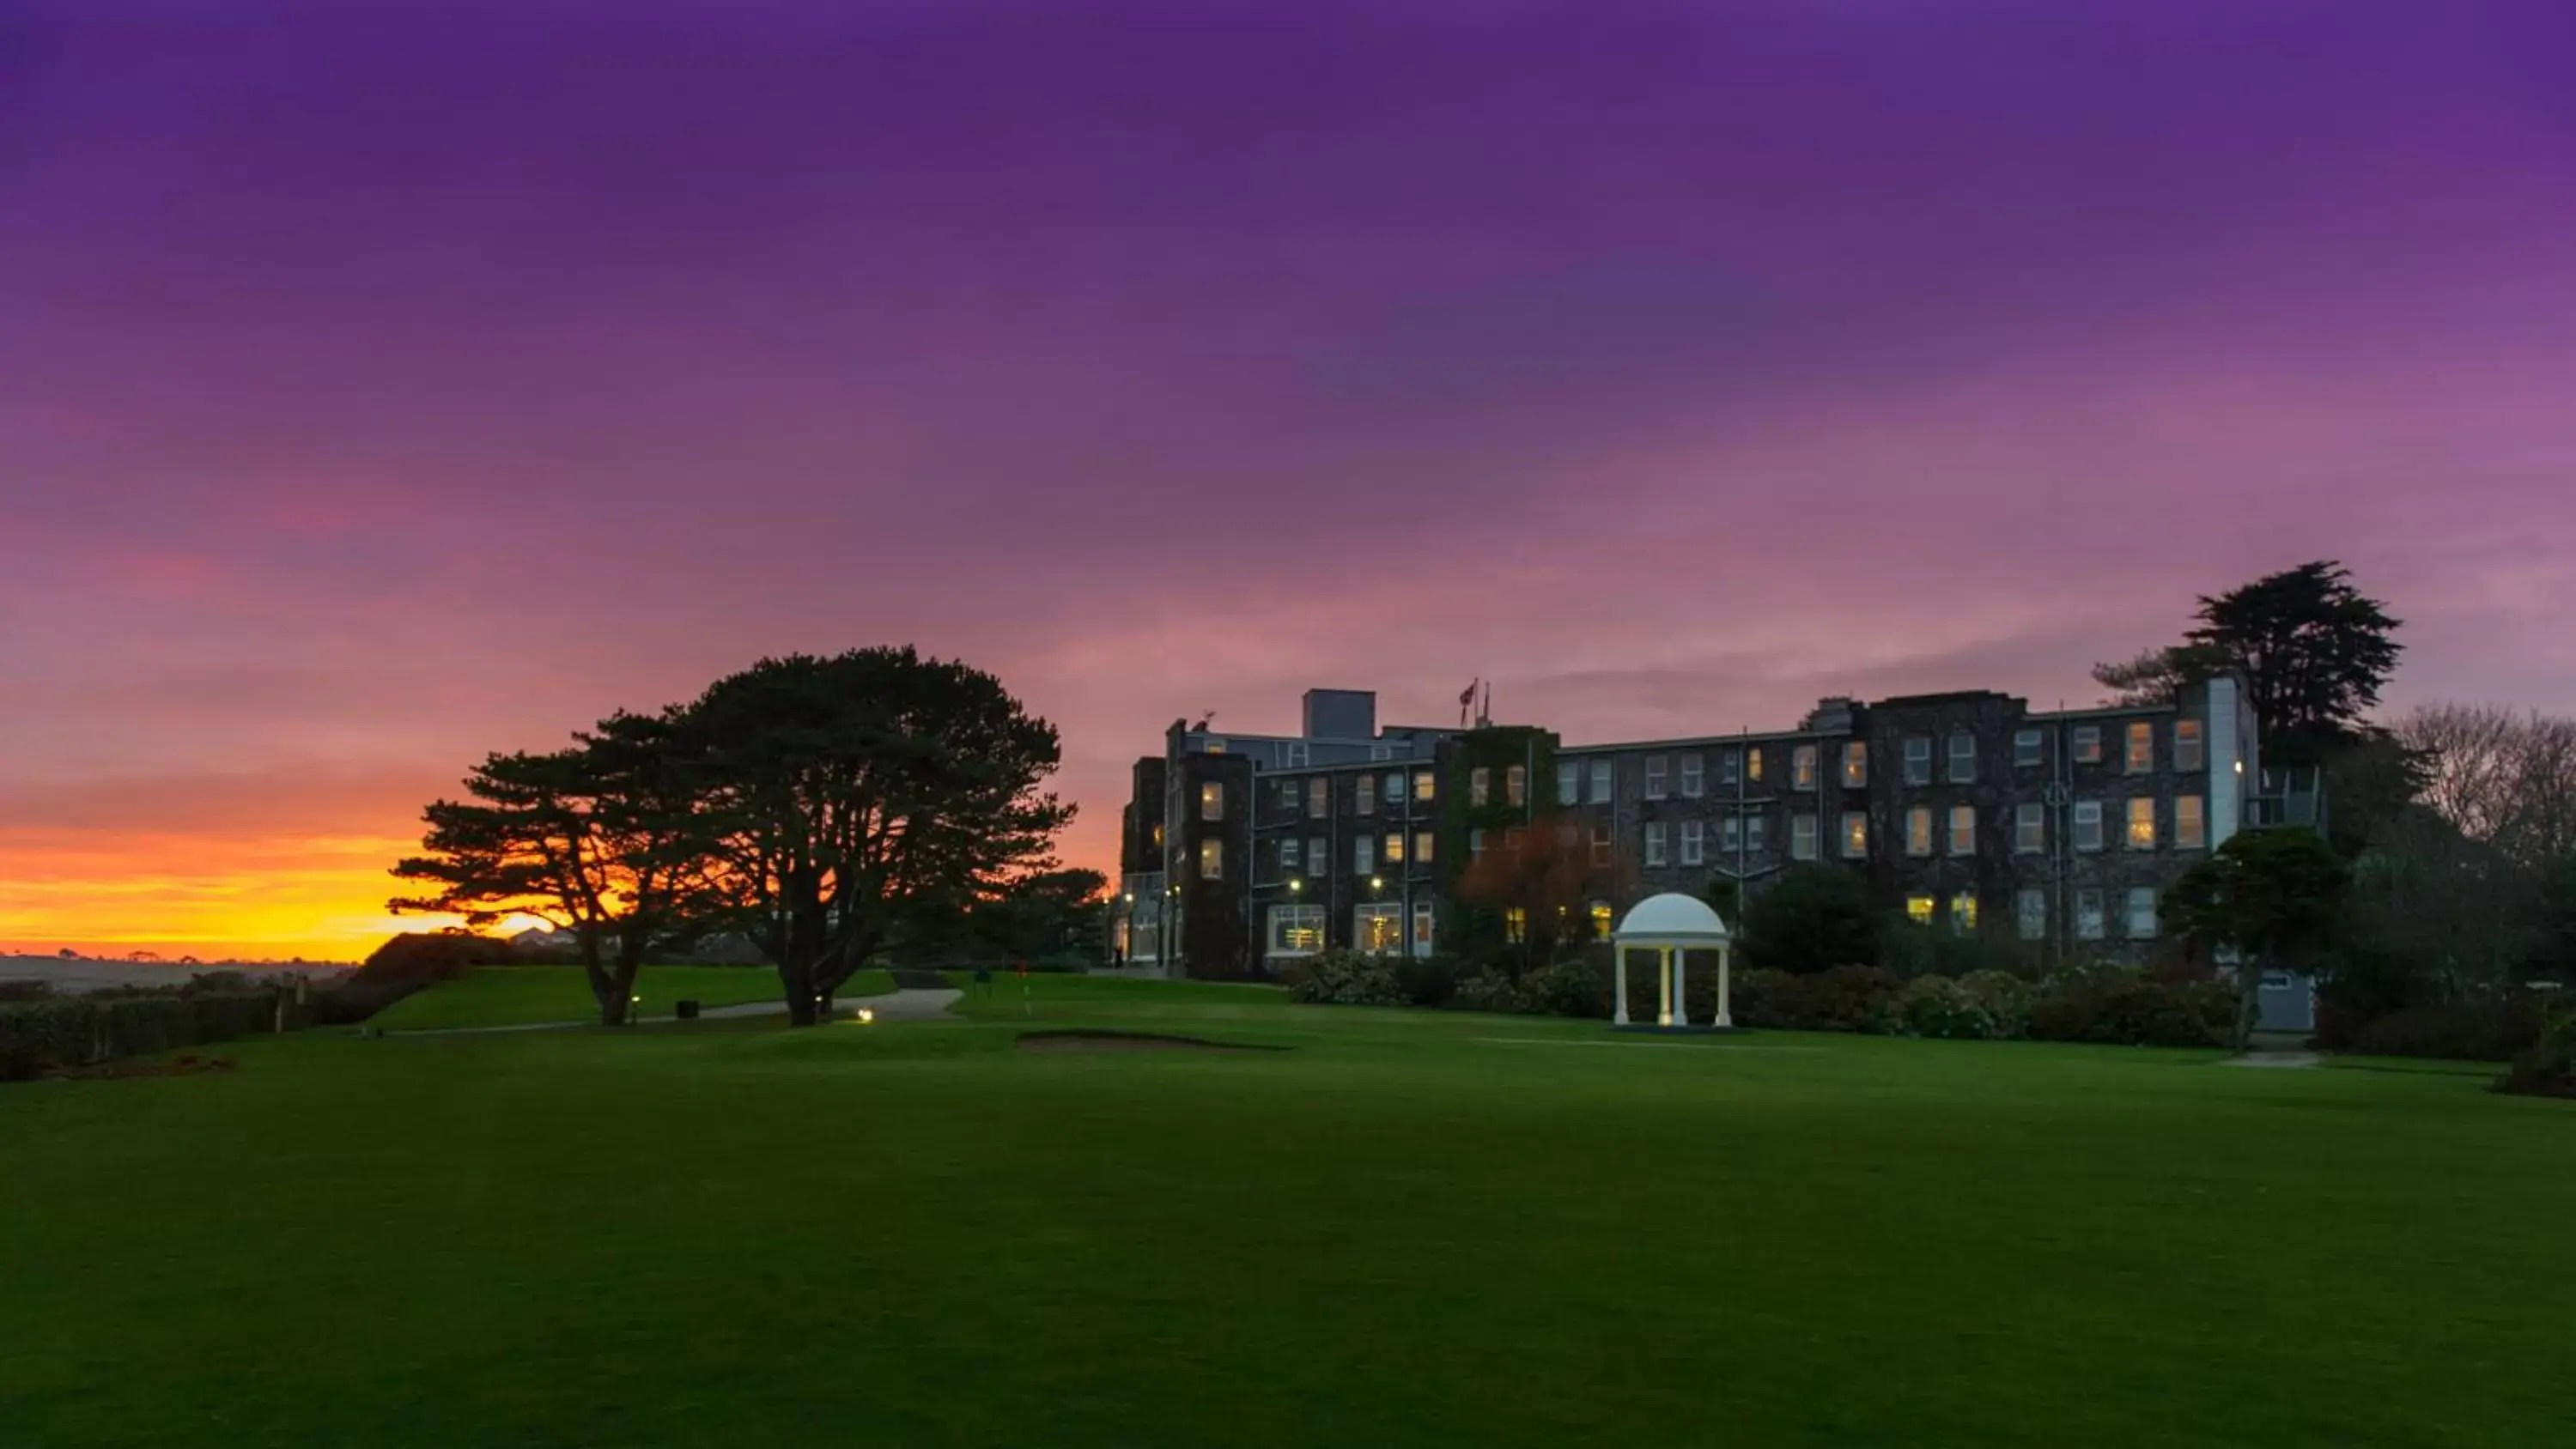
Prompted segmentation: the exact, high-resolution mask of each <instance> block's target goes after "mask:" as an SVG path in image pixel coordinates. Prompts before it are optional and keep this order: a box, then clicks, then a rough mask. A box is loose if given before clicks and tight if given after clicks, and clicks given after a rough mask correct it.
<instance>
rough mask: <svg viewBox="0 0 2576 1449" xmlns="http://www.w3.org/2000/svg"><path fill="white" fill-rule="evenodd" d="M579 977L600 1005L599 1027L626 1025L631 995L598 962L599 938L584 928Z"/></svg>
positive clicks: (604, 966) (614, 975) (613, 975)
mask: <svg viewBox="0 0 2576 1449" xmlns="http://www.w3.org/2000/svg"><path fill="white" fill-rule="evenodd" d="M581 974H582V976H583V977H584V978H586V979H587V980H588V981H589V982H590V995H591V999H592V1000H594V1001H596V1002H598V1003H599V1024H600V1025H601V1026H624V1025H625V1024H626V1007H627V1001H626V998H627V997H628V996H630V995H632V994H633V993H632V992H630V991H628V990H627V989H626V987H625V986H624V985H622V984H620V983H619V981H618V980H617V977H616V973H614V972H612V971H610V970H609V969H608V967H607V966H606V965H604V964H602V963H601V961H600V959H599V936H598V933H597V932H596V931H594V930H591V929H589V928H587V927H585V928H584V929H583V931H582V942H581Z"/></svg>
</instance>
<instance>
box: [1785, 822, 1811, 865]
mask: <svg viewBox="0 0 2576 1449" xmlns="http://www.w3.org/2000/svg"><path fill="white" fill-rule="evenodd" d="M1789 858H1790V859H1792V860H1813V859H1815V858H1816V817H1815V816H1813V815H1792V816H1790V817H1789Z"/></svg>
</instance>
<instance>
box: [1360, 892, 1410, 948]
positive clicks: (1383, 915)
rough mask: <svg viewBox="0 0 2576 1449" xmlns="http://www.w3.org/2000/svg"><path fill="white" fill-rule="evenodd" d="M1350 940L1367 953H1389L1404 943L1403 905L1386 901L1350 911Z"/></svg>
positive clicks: (1401, 946)
mask: <svg viewBox="0 0 2576 1449" xmlns="http://www.w3.org/2000/svg"><path fill="white" fill-rule="evenodd" d="M1351 944H1352V946H1354V947H1355V948H1357V949H1358V950H1360V951H1363V952H1366V953H1367V954H1369V955H1371V956H1392V955H1394V954H1395V953H1396V952H1397V951H1399V950H1401V949H1403V946H1404V907H1403V906H1402V905H1399V904H1394V903H1388V904H1382V905H1370V906H1361V907H1359V908H1358V909H1356V910H1354V911H1352V912H1351Z"/></svg>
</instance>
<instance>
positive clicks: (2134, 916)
mask: <svg viewBox="0 0 2576 1449" xmlns="http://www.w3.org/2000/svg"><path fill="white" fill-rule="evenodd" d="M2155 938H2156V888H2155V887H2154V886H2131V887H2129V939H2130V940H2132V941H2152V940H2154V939H2155Z"/></svg>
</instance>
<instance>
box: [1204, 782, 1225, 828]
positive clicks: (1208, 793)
mask: <svg viewBox="0 0 2576 1449" xmlns="http://www.w3.org/2000/svg"><path fill="white" fill-rule="evenodd" d="M1199 818H1200V819H1201V820H1223V819H1224V818H1225V782H1224V781H1222V780H1210V781H1208V782H1207V783H1206V784H1204V785H1201V786H1199Z"/></svg>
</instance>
